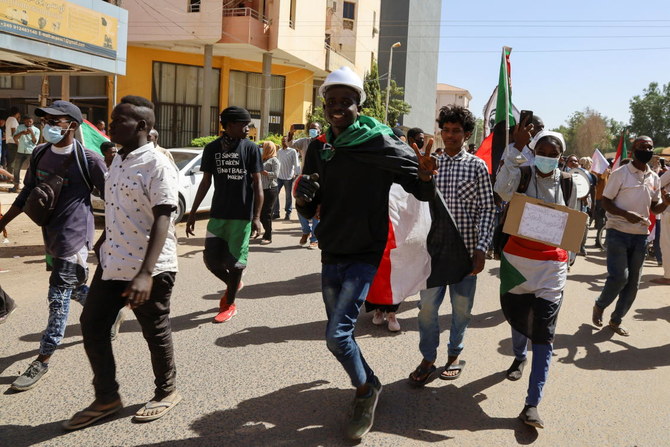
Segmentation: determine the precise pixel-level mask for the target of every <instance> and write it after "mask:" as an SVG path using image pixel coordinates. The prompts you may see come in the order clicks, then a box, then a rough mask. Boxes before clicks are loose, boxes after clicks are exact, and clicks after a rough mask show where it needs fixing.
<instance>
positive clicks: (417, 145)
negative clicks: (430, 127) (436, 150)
mask: <svg viewBox="0 0 670 447" xmlns="http://www.w3.org/2000/svg"><path fill="white" fill-rule="evenodd" d="M416 147H418V148H419V149H421V148H422V147H423V141H416Z"/></svg>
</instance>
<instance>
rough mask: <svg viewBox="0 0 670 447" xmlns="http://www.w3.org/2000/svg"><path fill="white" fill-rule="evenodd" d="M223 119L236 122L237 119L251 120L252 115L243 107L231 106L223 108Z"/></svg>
mask: <svg viewBox="0 0 670 447" xmlns="http://www.w3.org/2000/svg"><path fill="white" fill-rule="evenodd" d="M221 121H225V122H227V123H234V122H236V121H246V122H249V121H251V115H250V114H249V112H248V111H247V109H245V108H243V107H237V106H231V107H226V108H225V109H223V112H221Z"/></svg>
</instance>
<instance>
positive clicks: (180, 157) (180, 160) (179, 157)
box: [170, 151, 198, 171]
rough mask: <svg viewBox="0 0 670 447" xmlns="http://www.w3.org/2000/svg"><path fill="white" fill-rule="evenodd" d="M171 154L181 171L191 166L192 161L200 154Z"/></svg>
mask: <svg viewBox="0 0 670 447" xmlns="http://www.w3.org/2000/svg"><path fill="white" fill-rule="evenodd" d="M170 153H171V154H172V158H174V162H175V164H176V165H177V168H179V170H180V171H181V170H182V169H184V166H186V165H187V164H189V163H190V162H191V160H193V159H194V158H195V157H197V156H198V154H195V153H193V152H177V151H170Z"/></svg>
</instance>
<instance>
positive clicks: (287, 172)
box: [273, 137, 300, 220]
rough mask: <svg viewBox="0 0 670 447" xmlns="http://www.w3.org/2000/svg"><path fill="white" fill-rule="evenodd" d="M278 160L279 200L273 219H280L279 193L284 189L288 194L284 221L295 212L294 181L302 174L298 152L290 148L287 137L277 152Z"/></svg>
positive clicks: (282, 139)
mask: <svg viewBox="0 0 670 447" xmlns="http://www.w3.org/2000/svg"><path fill="white" fill-rule="evenodd" d="M277 159H279V175H278V177H277V200H276V201H275V206H274V210H273V217H274V216H276V217H279V192H280V191H281V190H282V188H284V194H286V202H285V206H284V211H285V212H286V215H285V216H284V220H290V219H291V211H292V210H293V193H292V191H293V180H294V179H295V178H296V177H297V176H298V174H300V161H299V160H298V151H296V150H295V149H293V148H292V147H288V144H287V143H286V137H282V138H281V149H279V152H277Z"/></svg>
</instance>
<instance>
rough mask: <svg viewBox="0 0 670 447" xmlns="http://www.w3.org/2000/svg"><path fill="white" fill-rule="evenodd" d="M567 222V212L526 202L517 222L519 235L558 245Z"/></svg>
mask: <svg viewBox="0 0 670 447" xmlns="http://www.w3.org/2000/svg"><path fill="white" fill-rule="evenodd" d="M567 223H568V213H566V212H565V211H559V210H554V209H551V208H547V207H545V206H541V205H535V204H532V203H526V204H525V206H524V208H523V215H522V216H521V222H520V223H519V232H518V234H519V236H524V237H528V238H531V239H536V240H538V241H542V242H546V243H547V244H551V245H560V243H561V241H562V240H563V233H564V232H565V227H566V225H567Z"/></svg>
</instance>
